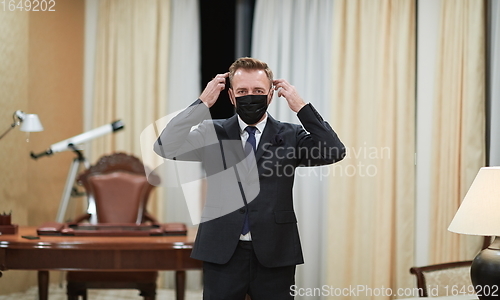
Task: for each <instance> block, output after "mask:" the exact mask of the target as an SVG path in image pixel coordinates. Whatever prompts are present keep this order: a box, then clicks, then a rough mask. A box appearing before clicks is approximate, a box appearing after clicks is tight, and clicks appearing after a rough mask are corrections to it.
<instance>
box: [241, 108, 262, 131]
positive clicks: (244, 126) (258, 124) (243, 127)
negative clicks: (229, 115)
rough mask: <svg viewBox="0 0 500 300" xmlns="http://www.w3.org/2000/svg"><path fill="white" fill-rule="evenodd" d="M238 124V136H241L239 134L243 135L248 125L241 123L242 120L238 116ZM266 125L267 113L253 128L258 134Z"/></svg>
mask: <svg viewBox="0 0 500 300" xmlns="http://www.w3.org/2000/svg"><path fill="white" fill-rule="evenodd" d="M238 124H239V125H240V134H241V133H243V131H244V130H245V128H247V126H248V124H247V123H245V122H243V120H242V119H241V118H240V116H238ZM266 124H267V112H266V114H265V115H264V119H262V121H260V122H259V123H257V124H256V125H254V126H255V127H257V130H258V131H259V133H262V132H263V131H264V128H265V127H266Z"/></svg>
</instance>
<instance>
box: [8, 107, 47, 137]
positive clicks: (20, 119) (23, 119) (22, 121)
mask: <svg viewBox="0 0 500 300" xmlns="http://www.w3.org/2000/svg"><path fill="white" fill-rule="evenodd" d="M12 118H13V119H14V122H13V123H12V124H11V125H10V127H9V129H7V131H5V132H4V133H3V134H2V135H0V139H2V138H3V137H4V136H5V135H6V134H7V133H9V131H11V130H12V129H13V128H14V127H16V126H19V125H21V128H19V130H21V131H25V132H37V131H43V126H42V123H40V119H39V118H38V115H35V114H26V113H24V112H22V111H20V110H16V111H15V112H14V114H13V115H12Z"/></svg>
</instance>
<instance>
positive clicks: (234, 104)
mask: <svg viewBox="0 0 500 300" xmlns="http://www.w3.org/2000/svg"><path fill="white" fill-rule="evenodd" d="M227 93H228V94H229V100H230V101H231V104H232V105H233V106H234V107H236V98H235V97H234V92H233V89H232V88H229V89H228V90H227Z"/></svg>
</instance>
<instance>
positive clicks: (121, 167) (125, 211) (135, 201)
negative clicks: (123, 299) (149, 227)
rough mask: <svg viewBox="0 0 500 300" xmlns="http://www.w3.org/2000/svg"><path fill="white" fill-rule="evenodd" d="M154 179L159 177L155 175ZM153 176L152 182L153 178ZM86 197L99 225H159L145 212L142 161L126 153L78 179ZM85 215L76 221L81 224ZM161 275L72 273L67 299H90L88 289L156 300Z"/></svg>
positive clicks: (102, 160)
mask: <svg viewBox="0 0 500 300" xmlns="http://www.w3.org/2000/svg"><path fill="white" fill-rule="evenodd" d="M152 176H153V177H152V178H153V180H156V181H157V182H159V177H157V176H156V175H154V174H152ZM152 178H151V177H150V179H152ZM77 183H78V184H82V185H83V186H84V187H85V190H86V191H87V194H88V195H89V196H90V195H91V196H93V198H94V200H95V204H96V212H97V221H98V223H135V224H141V223H145V222H152V223H158V222H157V221H156V220H155V219H154V217H152V216H151V215H150V214H149V213H148V212H147V211H146V205H147V201H148V198H149V194H150V192H151V191H152V190H153V188H154V186H153V185H151V184H150V183H149V182H148V180H147V178H146V175H145V171H144V165H143V164H142V162H141V161H140V160H139V159H138V158H136V157H134V156H132V155H128V154H125V153H115V154H112V155H108V156H103V157H101V158H100V159H99V161H98V162H97V163H96V164H95V165H94V166H91V167H90V168H89V169H87V170H86V171H85V172H83V173H82V174H81V175H80V176H79V177H78V179H77ZM86 218H90V215H88V214H86V215H84V216H82V217H80V218H77V219H76V220H75V221H76V222H82V221H83V220H84V219H86ZM157 278H158V272H156V271H152V272H146V271H145V272H87V271H85V272H83V271H82V272H80V271H69V272H68V273H67V276H66V280H67V294H68V300H76V299H78V298H79V296H83V299H87V289H90V288H97V289H100V288H106V289H122V288H126V289H138V290H139V291H140V295H141V296H143V297H144V300H154V299H155V295H156V280H157Z"/></svg>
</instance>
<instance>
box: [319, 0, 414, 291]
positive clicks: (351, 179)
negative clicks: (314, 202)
mask: <svg viewBox="0 0 500 300" xmlns="http://www.w3.org/2000/svg"><path fill="white" fill-rule="evenodd" d="M415 6H416V3H415V1H414V0H392V1H391V0H360V1H349V0H337V1H335V7H334V12H335V15H334V24H333V32H334V33H333V34H334V42H333V65H332V68H333V73H334V75H333V85H332V86H333V88H332V103H333V105H332V107H333V112H332V114H333V117H332V123H333V128H335V129H336V130H337V132H338V134H339V136H340V137H341V139H342V140H343V142H344V144H345V145H346V147H347V157H346V158H345V159H344V161H342V162H341V163H339V164H336V165H334V166H332V167H331V168H332V170H331V173H332V174H333V176H332V177H331V190H330V195H331V196H330V199H329V216H330V218H329V222H328V223H329V224H328V230H327V238H328V242H329V243H328V255H327V258H328V259H327V264H328V267H327V274H326V278H327V283H328V285H330V286H331V287H332V288H333V289H332V290H331V293H337V295H332V294H330V296H332V297H329V298H331V299H334V298H335V299H338V293H341V296H342V299H390V298H391V294H392V295H393V296H394V295H395V294H396V293H397V292H398V289H399V288H408V287H412V286H413V279H412V278H411V276H410V274H409V271H408V270H409V268H410V267H411V266H412V264H413V257H414V255H413V251H414V201H415V195H414V193H415V190H414V186H415V184H414V171H415V164H414V153H415V143H414V140H415V70H416V69H415V37H416V32H415V14H416V7H415ZM350 288H351V289H350ZM340 289H345V290H340ZM348 289H350V290H348ZM333 296H337V297H333ZM403 296H405V295H403ZM410 296H411V295H410ZM394 298H404V297H397V296H395V297H394Z"/></svg>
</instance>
